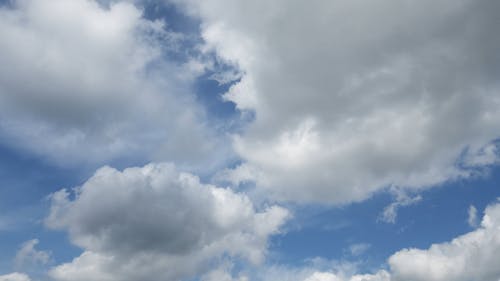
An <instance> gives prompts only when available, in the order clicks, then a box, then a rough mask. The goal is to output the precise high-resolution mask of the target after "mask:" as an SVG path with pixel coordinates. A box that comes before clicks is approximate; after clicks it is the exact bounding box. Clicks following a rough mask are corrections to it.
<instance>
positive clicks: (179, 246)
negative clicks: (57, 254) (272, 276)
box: [46, 164, 289, 281]
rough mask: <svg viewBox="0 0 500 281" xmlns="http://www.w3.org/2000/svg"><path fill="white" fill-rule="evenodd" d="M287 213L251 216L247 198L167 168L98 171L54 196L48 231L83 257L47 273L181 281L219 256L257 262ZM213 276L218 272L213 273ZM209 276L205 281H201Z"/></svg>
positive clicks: (88, 279) (273, 209) (64, 280)
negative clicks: (63, 236) (61, 234)
mask: <svg viewBox="0 0 500 281" xmlns="http://www.w3.org/2000/svg"><path fill="white" fill-rule="evenodd" d="M288 216H289V213H288V211H287V210H285V209H283V208H280V207H277V206H269V207H267V208H264V209H263V210H261V211H257V210H256V208H255V206H253V204H252V203H251V201H250V200H249V198H248V197H246V196H245V195H242V194H238V193H235V192H233V191H231V190H229V189H224V188H220V187H216V186H212V185H204V184H202V183H200V181H199V179H198V178H197V177H196V176H193V175H192V174H188V173H180V172H178V171H177V170H176V169H175V167H174V166H173V165H172V164H149V165H147V166H144V167H142V168H128V169H125V170H124V171H122V172H120V171H117V170H115V169H113V168H110V167H104V168H101V169H99V170H98V171H97V172H96V173H95V175H94V176H93V177H91V178H90V179H89V180H87V181H86V182H85V183H84V184H83V185H82V186H81V187H78V188H76V189H75V190H74V191H73V192H70V191H68V190H61V191H59V192H57V193H54V194H53V195H52V203H51V211H50V214H49V216H48V217H47V219H46V224H47V226H49V227H51V228H53V229H63V230H67V231H68V233H69V236H70V238H71V241H72V242H73V243H74V244H75V245H77V246H79V247H81V248H82V249H83V250H84V252H83V254H82V255H81V256H79V257H77V258H75V259H74V260H73V261H72V262H69V263H66V264H62V265H59V266H57V267H55V268H53V269H52V270H51V271H50V275H51V276H52V277H53V278H54V279H55V280H61V281H79V280H82V281H83V280H85V281H92V280H96V281H97V280H99V281H103V280H104V281H106V280H110V281H114V280H120V281H127V280H130V281H134V280H145V281H148V280H158V278H160V277H161V279H162V280H179V279H182V278H187V277H190V276H194V275H196V274H201V273H203V272H205V271H207V270H208V267H209V264H211V263H212V264H213V263H217V260H218V259H221V258H223V257H232V258H234V259H242V260H245V261H249V262H251V263H253V264H258V263H260V262H262V260H263V258H264V256H265V254H266V249H267V241H268V238H269V236H270V235H272V234H276V233H278V231H279V227H280V226H281V225H282V224H283V223H284V222H285V220H286V219H287V217H288ZM213 274H215V275H217V273H213ZM207 278H208V277H207Z"/></svg>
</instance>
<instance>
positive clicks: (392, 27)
mask: <svg viewBox="0 0 500 281" xmlns="http://www.w3.org/2000/svg"><path fill="white" fill-rule="evenodd" d="M172 1H173V2H177V3H179V6H180V7H183V8H184V9H185V10H186V11H187V12H188V13H190V14H191V15H193V16H197V17H199V18H200V19H201V21H202V35H203V38H204V39H205V41H206V48H208V49H212V50H214V51H215V52H216V53H217V54H218V56H219V57H220V59H221V60H223V61H226V62H228V63H230V64H232V65H237V67H238V69H239V70H240V72H241V73H242V77H241V80H239V81H238V83H236V84H235V85H233V86H232V87H231V89H230V90H229V91H228V92H227V93H226V95H225V96H224V97H225V99H226V100H230V101H232V102H234V103H235V104H236V106H237V108H239V109H240V110H242V111H254V112H255V120H254V122H253V123H252V124H251V125H250V126H249V128H247V130H246V131H245V132H244V133H242V134H239V135H236V136H234V140H233V146H234V149H235V150H236V152H237V153H238V154H239V155H240V156H241V157H242V158H243V159H244V160H245V163H244V164H243V165H244V168H243V169H241V168H237V169H236V170H235V175H228V178H229V179H230V180H231V181H235V180H236V181H237V180H238V176H243V178H242V180H248V175H249V174H248V173H246V172H245V173H243V172H242V171H255V172H254V173H252V175H253V180H254V181H255V182H256V183H257V187H258V188H259V189H260V190H261V191H262V193H264V194H266V195H271V196H274V198H277V199H280V200H294V201H301V202H311V201H314V202H318V201H319V202H326V203H334V204H339V203H340V204H342V203H348V202H353V201H360V200H363V199H366V198H368V197H369V196H370V195H371V194H372V193H374V192H376V191H378V190H380V189H383V188H385V187H388V186H391V185H394V186H401V187H406V188H415V189H419V188H425V187H429V186H433V185H436V184H439V183H442V182H444V181H447V180H450V179H451V180H453V179H457V178H463V177H468V176H470V173H471V170H469V168H476V167H481V166H482V165H489V164H492V163H496V162H497V160H496V159H498V153H497V152H496V144H495V143H492V142H493V141H494V140H495V139H497V138H498V137H499V136H500V135H499V133H498V132H499V131H500V122H498V121H499V120H500V98H499V95H498V92H499V89H500V87H499V84H498V79H497V77H498V74H499V72H500V71H499V70H500V60H499V57H498V54H497V50H498V49H499V48H500V40H498V37H497V36H495V34H496V32H497V29H498V27H499V23H498V21H497V20H496V19H497V15H496V13H495V12H494V11H496V10H498V9H499V8H500V7H499V5H500V4H499V3H498V2H495V1H488V0H480V1H476V0H464V1H455V0H439V1H431V0H424V1H418V2H411V3H410V2H401V1H397V0H389V1H369V2H367V1H361V0H356V1H348V0H336V1H307V2H304V1H288V0H277V1H251V2H248V1H229V0H208V1H207V0H203V1H201V0H186V1H180V0H172ZM297 19H300V20H297ZM226 174H227V173H226Z"/></svg>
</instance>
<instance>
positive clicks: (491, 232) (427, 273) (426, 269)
mask: <svg viewBox="0 0 500 281" xmlns="http://www.w3.org/2000/svg"><path fill="white" fill-rule="evenodd" d="M499 260H500V204H498V203H497V204H494V205H491V206H489V207H487V208H486V210H485V215H484V217H483V220H482V222H481V227H480V228H478V229H476V230H474V231H472V232H470V233H467V234H465V235H462V236H459V237H457V238H455V239H453V240H452V241H451V242H447V243H441V244H434V245H432V246H431V247H430V248H429V249H427V250H420V249H405V250H401V251H399V252H397V253H396V254H394V255H393V256H391V257H390V258H389V265H390V267H391V271H392V276H393V278H392V280H394V281H423V280H425V281H441V280H443V281H444V280H446V281H466V280H475V281H493V280H499V279H500V267H498V261H499Z"/></svg>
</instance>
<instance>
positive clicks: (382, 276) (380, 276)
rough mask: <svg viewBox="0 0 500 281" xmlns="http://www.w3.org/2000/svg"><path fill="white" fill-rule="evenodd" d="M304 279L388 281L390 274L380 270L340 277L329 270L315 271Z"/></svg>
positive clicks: (310, 280) (315, 280)
mask: <svg viewBox="0 0 500 281" xmlns="http://www.w3.org/2000/svg"><path fill="white" fill-rule="evenodd" d="M304 281H390V275H389V273H387V272H386V271H384V270H382V271H379V272H377V273H376V274H363V275H354V276H350V277H342V276H341V275H337V274H334V273H330V272H315V273H314V274H313V275H311V276H310V277H308V278H307V279H306V280H304Z"/></svg>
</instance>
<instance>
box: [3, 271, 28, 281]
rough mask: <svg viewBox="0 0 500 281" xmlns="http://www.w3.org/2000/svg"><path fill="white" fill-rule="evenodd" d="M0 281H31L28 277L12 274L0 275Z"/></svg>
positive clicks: (16, 273) (22, 274)
mask: <svg viewBox="0 0 500 281" xmlns="http://www.w3.org/2000/svg"><path fill="white" fill-rule="evenodd" d="M0 281H31V279H30V278H29V276H28V275H26V274H24V273H19V272H14V273H10V274H7V275H0Z"/></svg>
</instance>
